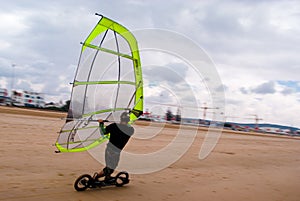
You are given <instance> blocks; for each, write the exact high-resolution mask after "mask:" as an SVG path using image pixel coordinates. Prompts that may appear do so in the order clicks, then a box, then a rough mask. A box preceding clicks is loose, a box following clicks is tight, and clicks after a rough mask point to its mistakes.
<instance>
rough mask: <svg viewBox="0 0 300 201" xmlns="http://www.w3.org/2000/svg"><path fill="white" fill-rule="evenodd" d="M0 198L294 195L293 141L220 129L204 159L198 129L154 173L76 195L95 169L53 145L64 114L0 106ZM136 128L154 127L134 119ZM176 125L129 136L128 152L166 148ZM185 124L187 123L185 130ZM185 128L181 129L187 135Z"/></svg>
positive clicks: (296, 164) (297, 169)
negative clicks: (172, 159)
mask: <svg viewBox="0 0 300 201" xmlns="http://www.w3.org/2000/svg"><path fill="white" fill-rule="evenodd" d="M0 115H1V118H0V139H1V141H0V158H1V163H0V176H1V182H0V200H6V201H14V200H16V201H25V200H28V201H35V200H43V201H47V200H70V201H71V200H72V201H80V200H82V201H83V200H89V201H93V200H119V201H127V200H128V201H129V200H130V201H137V200H153V201H154V200H155V201H157V200H178V201H179V200H180V201H181V200H189V201H199V200H204V201H207V200H212V201H214V200H218V201H219V200H224V201H227V200H228V201H233V200H253V201H254V200H255V201H259V200H261V201H266V200H270V201H271V200H272V201H280V200H282V201H298V200H299V199H300V139H299V138H296V137H277V136H276V137H275V136H274V135H269V136H264V135H261V134H245V133H233V132H229V131H226V132H224V133H223V134H222V136H221V138H220V140H219V142H218V144H217V146H216V147H215V149H214V150H213V151H212V153H211V154H210V155H209V156H208V157H207V158H206V159H204V160H200V159H199V158H198V154H199V150H200V147H201V144H202V143H203V139H204V136H205V134H206V131H205V129H200V130H199V131H198V134H197V137H196V139H195V141H194V142H193V144H192V146H191V147H190V148H189V150H188V151H187V152H186V153H185V154H184V155H183V157H181V158H180V160H178V161H176V162H175V163H174V164H172V165H170V166H169V167H167V168H164V169H163V170H161V171H158V172H154V173H148V174H131V175H130V179H131V181H130V183H129V184H128V185H127V186H124V187H121V188H116V187H107V188H102V189H93V190H87V191H84V192H76V191H75V190H74V188H73V183H74V181H75V179H76V178H77V177H78V176H79V175H81V174H84V173H89V174H92V173H93V172H94V171H96V170H98V169H99V168H101V167H102V165H101V164H99V163H98V162H97V160H95V159H94V158H93V157H92V156H91V155H90V154H89V153H88V152H81V153H60V154H56V153H54V151H55V150H56V148H55V147H54V146H53V144H54V143H55V141H56V138H57V132H58V131H59V130H60V127H61V126H62V125H63V123H64V121H62V120H61V119H60V118H61V117H64V116H65V114H64V113H56V112H47V113H45V112H43V111H38V112H37V111H32V110H20V109H12V108H8V107H0ZM135 128H136V130H137V132H149V133H151V131H152V130H155V129H156V128H157V127H155V126H154V125H150V126H149V125H146V124H143V123H138V124H136V125H135ZM177 129H178V128H177V127H176V126H166V127H165V128H163V129H162V130H161V132H160V133H159V136H158V137H154V138H151V139H148V140H146V141H145V140H140V139H131V140H130V142H129V144H128V145H127V147H126V150H127V151H132V152H141V153H143V152H145V153H146V152H149V151H153V150H155V149H159V148H160V147H162V146H165V145H166V143H168V142H169V141H170V140H172V138H174V133H176V130H177ZM185 129H186V128H185ZM188 130H189V129H188V128H187V129H186V132H188Z"/></svg>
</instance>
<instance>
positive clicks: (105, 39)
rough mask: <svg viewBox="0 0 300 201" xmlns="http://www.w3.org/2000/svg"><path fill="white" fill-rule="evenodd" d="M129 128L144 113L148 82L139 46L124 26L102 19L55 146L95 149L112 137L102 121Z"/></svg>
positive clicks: (84, 54) (86, 45)
mask: <svg viewBox="0 0 300 201" xmlns="http://www.w3.org/2000/svg"><path fill="white" fill-rule="evenodd" d="M124 111H128V112H129V114H130V123H133V122H134V121H135V120H136V119H137V118H138V117H139V116H140V115H141V114H142V113H143V80H142V70H141V62H140V56H139V50H138V44H137V41H136V39H135V37H134V36H133V34H132V33H131V32H130V31H129V30H127V29H126V28H125V27H124V26H122V25H120V24H118V23H116V22H114V21H112V20H110V19H108V18H106V17H104V16H101V19H100V20H99V22H98V23H97V25H96V26H95V28H94V29H93V30H92V32H91V33H90V35H89V36H88V37H87V38H86V40H85V41H84V42H83V43H82V48H81V54H80V58H79V63H78V67H77V70H76V74H75V78H74V82H73V88H72V94H71V100H70V107H69V111H68V116H67V120H66V123H65V125H64V126H63V127H62V129H61V131H60V134H59V137H58V139H57V142H56V147H57V148H58V150H59V151H60V152H79V151H85V150H88V149H90V148H93V147H95V146H97V145H99V144H101V143H102V142H104V141H105V140H107V139H108V138H109V135H107V136H105V135H103V134H102V133H101V132H100V129H99V126H98V122H97V121H96V120H97V119H104V120H108V121H112V122H118V121H119V119H120V115H121V113H123V112H124Z"/></svg>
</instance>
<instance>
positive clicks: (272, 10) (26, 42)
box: [0, 0, 300, 127]
mask: <svg viewBox="0 0 300 201" xmlns="http://www.w3.org/2000/svg"><path fill="white" fill-rule="evenodd" d="M95 12H98V13H101V14H103V15H105V16H107V17H109V18H111V19H113V20H115V21H117V22H119V23H121V24H123V25H124V26H126V27H127V28H128V29H130V30H141V29H147V28H157V29H164V30H170V31H174V32H177V33H180V34H183V35H185V36H186V37H188V38H189V39H191V40H193V41H194V42H195V43H197V44H198V45H199V46H200V47H201V48H202V49H203V50H204V51H205V52H206V53H207V54H208V55H209V57H210V58H211V60H212V61H213V62H214V64H215V66H216V69H217V71H218V73H219V76H220V78H221V80H222V83H223V87H224V90H225V96H226V113H225V115H226V116H228V117H227V120H229V121H232V120H234V121H240V122H254V115H257V116H258V117H259V118H261V119H262V120H261V121H260V122H261V123H277V124H283V125H289V126H296V127H300V117H299V113H300V104H299V103H300V56H299V53H300V27H299V24H300V3H299V1H253V0H241V1H208V0H207V1H196V0H195V1H193V0H186V1H182V0H180V1H177V0H172V1H158V0H151V1H138V0H122V1H121V0H120V1H104V0H52V1H36V0H26V1H24V0H14V1H3V2H1V7H0V18H1V21H0V87H1V88H7V89H10V88H11V85H12V84H13V88H15V89H20V90H21V89H23V90H32V91H37V92H43V93H45V97H46V101H48V102H50V101H59V100H62V101H66V100H68V99H69V97H70V90H71V87H70V85H69V83H70V82H72V81H73V77H74V73H75V69H76V65H77V62H78V57H79V53H80V48H81V46H80V42H81V41H84V39H85V38H86V37H87V35H88V34H89V32H90V31H91V29H92V28H93V27H94V26H95V24H96V23H97V21H98V19H99V17H97V16H95V15H94V13H95ZM142 63H143V60H142ZM13 64H15V67H12V66H13ZM174 65H175V66H176V65H178V63H177V64H174ZM179 68H180V67H179ZM145 72H148V75H151V71H149V70H148V71H147V70H146V71H145ZM152 73H153V72H152ZM160 73H161V74H160V78H162V77H163V73H164V71H163V70H162V71H161V72H160ZM13 75H14V81H13V82H12V76H13ZM166 76H170V75H166ZM166 78H168V77H166ZM148 81H149V80H148ZM155 82H159V79H156V80H155ZM145 98H147V97H145ZM203 99H205V98H203ZM205 100H207V99H205ZM208 102H209V101H208ZM200 103H201V104H204V101H200ZM208 106H209V105H208ZM200 117H201V116H200Z"/></svg>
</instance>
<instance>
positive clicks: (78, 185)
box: [74, 174, 93, 191]
mask: <svg viewBox="0 0 300 201" xmlns="http://www.w3.org/2000/svg"><path fill="white" fill-rule="evenodd" d="M92 183H93V178H92V176H91V175H89V174H84V175H81V176H80V177H78V178H77V179H76V181H75V183H74V188H75V190H76V191H84V190H86V189H87V188H88V187H90V186H91V184H92Z"/></svg>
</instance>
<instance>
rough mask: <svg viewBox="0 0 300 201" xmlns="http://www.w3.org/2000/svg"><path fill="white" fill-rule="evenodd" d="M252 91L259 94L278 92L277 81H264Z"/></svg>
mask: <svg viewBox="0 0 300 201" xmlns="http://www.w3.org/2000/svg"><path fill="white" fill-rule="evenodd" d="M251 92H253V93H257V94H273V93H275V92H276V89H275V82H274V81H269V82H265V83H262V84H260V85H258V86H257V87H255V88H254V89H252V90H251Z"/></svg>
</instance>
